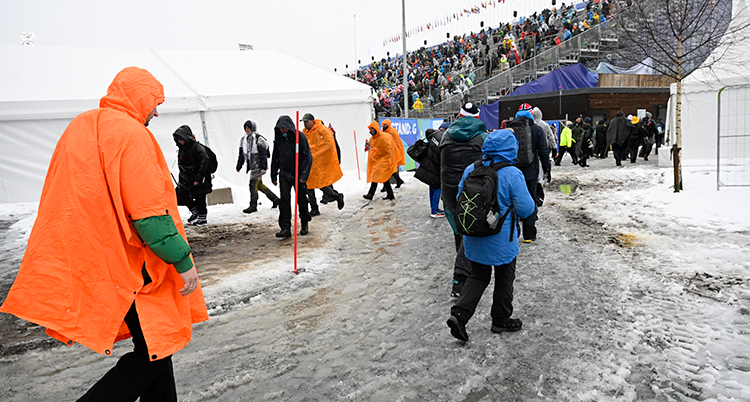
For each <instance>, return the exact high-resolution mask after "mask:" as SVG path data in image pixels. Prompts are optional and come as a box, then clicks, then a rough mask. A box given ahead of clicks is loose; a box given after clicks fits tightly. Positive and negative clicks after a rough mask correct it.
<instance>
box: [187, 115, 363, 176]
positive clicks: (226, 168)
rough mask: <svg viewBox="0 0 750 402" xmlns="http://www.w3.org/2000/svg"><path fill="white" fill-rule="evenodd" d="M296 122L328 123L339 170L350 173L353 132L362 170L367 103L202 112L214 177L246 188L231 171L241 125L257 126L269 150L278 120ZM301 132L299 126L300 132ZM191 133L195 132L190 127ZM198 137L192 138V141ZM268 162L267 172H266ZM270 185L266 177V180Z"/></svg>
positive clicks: (236, 153)
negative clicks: (309, 115) (310, 119)
mask: <svg viewBox="0 0 750 402" xmlns="http://www.w3.org/2000/svg"><path fill="white" fill-rule="evenodd" d="M297 111H299V113H300V118H302V115H304V114H305V113H312V114H313V115H314V116H315V118H316V119H321V120H323V122H324V123H325V124H326V125H328V124H329V123H331V124H332V125H333V127H334V129H335V130H336V139H337V141H338V143H339V146H340V147H341V168H342V169H343V170H354V169H356V168H357V160H356V158H355V149H354V147H355V144H354V130H356V131H357V141H358V143H359V145H357V153H358V156H359V166H360V169H361V170H363V171H365V170H366V166H367V165H366V163H367V154H365V153H364V143H365V140H366V139H367V138H368V137H369V132H368V131H367V125H368V124H369V123H370V122H371V121H372V110H371V106H370V104H369V103H359V104H349V105H335V106H316V107H302V108H294V107H286V108H274V109H254V110H251V109H247V110H225V111H208V112H206V114H205V115H206V125H207V127H208V145H209V146H210V147H211V149H212V150H213V151H214V152H215V153H216V157H217V159H218V160H219V168H218V170H217V171H216V175H217V176H218V177H221V178H223V179H225V180H227V181H228V182H230V183H232V184H234V185H239V186H246V185H247V184H248V177H247V175H246V174H245V168H244V167H243V168H242V170H241V171H240V173H237V171H236V170H235V167H236V163H237V156H238V153H239V145H240V139H241V138H242V136H243V135H244V134H245V132H244V129H243V125H244V123H245V121H247V120H253V121H255V123H256V124H257V125H258V132H259V133H260V134H261V135H263V136H264V137H265V138H266V139H267V140H268V142H269V144H270V145H271V147H272V148H273V140H274V130H273V129H274V126H275V125H276V121H277V120H278V118H279V116H282V115H288V116H290V117H291V118H292V120H294V119H295V118H296V112H297ZM303 128H304V126H303V124H302V122H300V131H301V130H302V129H303ZM191 129H193V133H196V130H197V129H199V127H198V126H196V127H192V126H191ZM197 136H198V134H196V137H197ZM270 162H271V161H270V160H269V168H270ZM266 178H267V181H268V182H269V183H270V175H269V176H266Z"/></svg>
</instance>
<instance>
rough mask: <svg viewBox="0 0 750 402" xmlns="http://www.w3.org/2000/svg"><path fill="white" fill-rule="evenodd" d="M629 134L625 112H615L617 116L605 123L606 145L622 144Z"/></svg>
mask: <svg viewBox="0 0 750 402" xmlns="http://www.w3.org/2000/svg"><path fill="white" fill-rule="evenodd" d="M629 136H630V127H629V126H628V119H627V118H625V113H623V112H617V116H615V118H614V119H612V121H610V122H609V124H608V125H607V145H613V144H614V145H623V144H624V143H625V142H626V141H627V140H628V137H629Z"/></svg>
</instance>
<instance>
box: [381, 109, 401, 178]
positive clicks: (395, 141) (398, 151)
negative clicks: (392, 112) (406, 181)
mask: <svg viewBox="0 0 750 402" xmlns="http://www.w3.org/2000/svg"><path fill="white" fill-rule="evenodd" d="M386 127H387V128H386ZM383 132H384V133H388V134H390V135H391V137H393V144H394V145H395V146H396V171H397V172H398V167H399V166H403V165H405V164H406V154H405V151H404V143H403V142H401V136H400V135H398V130H396V129H395V128H394V127H393V126H392V125H391V119H385V120H383Z"/></svg>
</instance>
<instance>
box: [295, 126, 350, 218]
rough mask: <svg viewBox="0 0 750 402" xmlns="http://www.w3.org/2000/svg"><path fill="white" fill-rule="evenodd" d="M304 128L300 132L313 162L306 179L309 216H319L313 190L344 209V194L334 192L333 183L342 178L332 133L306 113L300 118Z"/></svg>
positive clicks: (342, 174)
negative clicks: (304, 137) (319, 191)
mask: <svg viewBox="0 0 750 402" xmlns="http://www.w3.org/2000/svg"><path fill="white" fill-rule="evenodd" d="M302 121H303V122H304V123H305V128H304V129H303V130H302V132H303V133H305V136H306V137H307V142H308V143H309V144H310V152H311V153H312V157H313V162H312V168H310V177H308V179H307V199H308V201H309V202H310V215H311V216H318V215H320V209H319V208H318V202H317V200H316V199H315V189H316V188H319V189H320V190H321V191H322V192H323V195H324V196H325V197H327V198H328V199H329V200H336V202H337V203H338V208H339V209H342V208H344V194H341V193H339V192H338V191H336V190H334V188H333V183H335V182H337V181H339V179H341V178H342V177H343V176H344V173H342V172H341V165H340V164H339V159H338V154H337V153H336V140H335V139H334V138H333V133H332V132H331V130H329V129H328V127H326V126H325V125H324V124H323V122H322V121H320V120H316V119H315V116H313V115H312V114H310V113H306V114H305V115H304V116H303V117H302Z"/></svg>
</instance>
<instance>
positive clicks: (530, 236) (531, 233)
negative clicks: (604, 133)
mask: <svg viewBox="0 0 750 402" xmlns="http://www.w3.org/2000/svg"><path fill="white" fill-rule="evenodd" d="M531 111H532V109H531V105H529V104H528V103H523V104H521V106H520V107H519V108H518V112H517V113H516V119H517V120H521V121H522V122H525V123H527V124H528V125H529V127H530V129H531V149H532V151H533V153H534V160H532V161H531V163H530V164H528V165H525V166H519V165H516V167H517V168H518V169H519V170H521V172H522V173H523V176H524V178H525V179H526V187H527V188H528V190H529V194H531V198H533V199H534V203H536V204H537V205H538V199H537V194H536V183H537V180H538V178H539V163H540V162H541V164H542V171H543V172H544V176H545V177H546V178H547V182H548V183H549V182H550V178H551V172H552V166H551V164H550V160H549V147H548V146H547V137H546V136H545V135H544V130H542V128H541V127H539V126H537V125H536V124H534V116H533V115H532V114H531ZM519 152H520V147H519ZM536 220H537V210H534V213H533V214H531V216H529V217H528V218H526V219H523V220H521V223H522V225H521V227H522V229H523V242H524V243H530V242H532V241H534V240H536Z"/></svg>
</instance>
